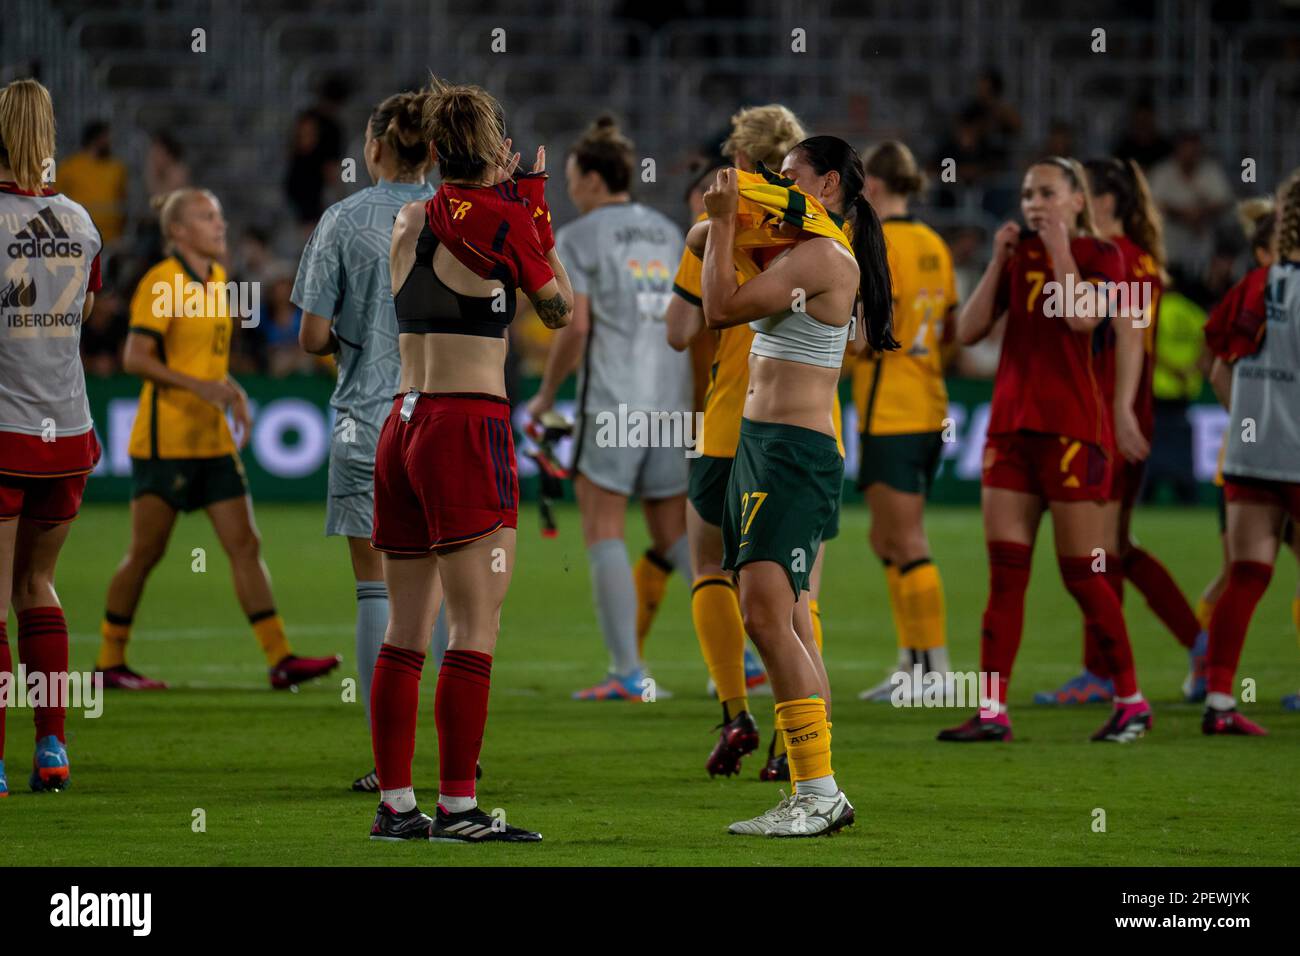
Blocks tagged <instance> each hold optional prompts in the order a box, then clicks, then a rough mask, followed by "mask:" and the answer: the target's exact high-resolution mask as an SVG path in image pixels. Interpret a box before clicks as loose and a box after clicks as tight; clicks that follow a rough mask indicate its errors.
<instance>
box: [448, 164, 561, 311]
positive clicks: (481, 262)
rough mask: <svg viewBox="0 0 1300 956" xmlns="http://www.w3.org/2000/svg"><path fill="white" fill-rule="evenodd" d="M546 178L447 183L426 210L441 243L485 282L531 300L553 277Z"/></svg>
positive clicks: (534, 175)
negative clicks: (500, 284)
mask: <svg viewBox="0 0 1300 956" xmlns="http://www.w3.org/2000/svg"><path fill="white" fill-rule="evenodd" d="M544 179H545V176H544V174H531V175H529V176H526V177H525V176H521V177H519V179H517V180H508V181H506V182H504V183H498V184H497V185H495V186H461V185H454V184H452V183H443V184H442V185H441V186H439V187H438V191H437V193H435V194H434V197H433V198H432V199H430V200H429V202H428V203H427V204H426V205H425V217H426V219H427V220H428V223H429V228H430V229H432V230H433V234H434V235H435V236H437V237H438V241H439V242H440V243H442V244H443V245H444V246H446V247H447V249H448V251H449V252H451V254H452V255H454V256H455V257H456V258H457V259H459V260H460V261H461V262H462V263H463V264H464V265H465V266H466V268H468V269H471V270H473V271H474V272H475V273H476V274H478V275H480V276H482V277H483V278H484V279H499V280H500V281H501V282H503V283H505V284H507V285H509V286H510V287H511V288H519V289H523V290H524V293H525V294H527V295H531V294H532V293H534V292H536V291H537V290H538V289H540V288H542V286H544V285H546V283H548V282H550V281H551V280H552V279H554V278H555V273H554V272H552V271H551V264H550V262H548V261H547V258H546V253H547V252H548V251H549V250H550V249H551V247H553V246H554V245H555V239H554V238H553V236H552V235H551V212H550V209H548V208H547V206H546V200H545V198H544V197H543V194H542V184H543V182H544Z"/></svg>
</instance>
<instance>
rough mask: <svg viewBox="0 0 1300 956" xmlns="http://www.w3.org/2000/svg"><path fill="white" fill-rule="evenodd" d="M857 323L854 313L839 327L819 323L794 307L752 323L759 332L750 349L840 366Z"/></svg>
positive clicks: (792, 359)
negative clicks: (845, 348)
mask: <svg viewBox="0 0 1300 956" xmlns="http://www.w3.org/2000/svg"><path fill="white" fill-rule="evenodd" d="M856 323H857V317H856V316H854V317H852V318H850V319H849V321H848V323H847V324H846V325H841V326H840V327H839V328H836V327H835V326H832V325H827V324H826V323H825V322H818V321H817V320H816V319H814V318H813V317H812V316H811V315H809V314H808V313H807V312H796V311H794V310H793V309H790V310H788V311H786V312H782V313H780V314H778V315H770V316H767V317H766V318H762V319H755V320H754V321H753V322H750V323H749V327H750V328H751V329H753V330H754V332H755V333H756V334H755V335H754V343H753V345H751V346H750V347H749V351H750V354H751V355H762V356H764V357H765V358H774V359H785V360H786V361H787V362H800V363H802V364H804V365H817V366H820V367H821V368H839V367H840V366H841V365H842V364H843V363H844V347H845V345H846V344H847V343H848V341H849V339H850V338H851V337H852V336H853V335H854V327H855V325H856Z"/></svg>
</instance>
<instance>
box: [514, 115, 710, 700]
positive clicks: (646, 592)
mask: <svg viewBox="0 0 1300 956" xmlns="http://www.w3.org/2000/svg"><path fill="white" fill-rule="evenodd" d="M635 162H636V161H635V154H634V152H633V146H632V143H631V141H629V140H628V139H627V138H626V137H624V136H623V135H622V133H620V132H619V129H618V126H617V125H616V124H615V123H614V121H613V120H612V119H611V118H609V117H601V118H600V119H597V120H596V122H595V123H593V124H592V125H591V127H590V128H589V129H588V130H587V131H586V133H585V134H584V135H583V136H582V138H581V139H579V140H578V141H577V142H576V143H574V145H573V146H572V147H571V148H570V150H569V155H568V158H567V160H566V162H565V178H566V180H567V183H568V191H569V198H570V199H572V200H573V204H574V205H575V206H576V207H577V208H578V211H579V212H580V213H581V214H582V215H581V217H580V218H578V219H577V220H575V221H574V222H571V223H569V224H568V225H566V226H564V227H563V228H561V229H560V230H559V231H558V232H557V233H556V236H555V243H556V249H557V251H558V252H559V255H560V259H561V260H562V261H563V262H564V264H565V268H566V269H567V271H568V274H569V279H570V281H571V282H572V283H573V296H574V299H573V321H572V322H571V323H569V325H568V326H566V327H565V328H564V329H561V330H560V331H559V332H557V333H556V335H555V338H554V340H553V341H552V343H551V349H550V352H549V354H548V355H547V358H546V368H545V371H544V373H543V375H542V381H541V385H540V386H539V388H538V393H537V395H536V396H534V398H533V399H532V401H530V402H529V403H528V414H529V416H530V417H531V418H532V419H533V420H534V421H536V420H538V419H540V418H541V416H542V415H543V414H544V413H545V412H547V411H549V410H550V409H551V408H552V407H553V406H554V404H555V396H556V394H557V392H558V391H559V389H560V386H561V385H562V384H563V383H564V381H565V380H566V379H567V378H568V377H569V375H571V374H572V373H573V372H574V371H575V370H577V372H578V405H577V414H578V422H577V423H576V426H575V437H574V452H573V472H574V478H573V487H574V492H575V494H576V496H577V499H578V510H579V511H580V512H581V514H582V535H583V540H584V542H585V543H586V546H587V560H588V562H589V563H590V567H591V589H592V597H593V598H594V600H595V604H596V614H597V618H598V619H599V621H600V630H601V634H602V636H603V637H604V639H605V647H606V648H607V649H608V651H609V657H610V666H609V673H608V675H607V676H606V677H605V679H604V680H603V681H601V682H600V683H598V684H596V685H594V686H592V687H588V688H586V689H584V690H579V691H576V692H574V694H573V697H574V699H575V700H635V701H639V700H641V699H642V692H643V690H644V689H645V680H646V669H645V663H644V661H643V659H642V655H641V650H642V648H641V646H640V645H641V640H643V639H644V637H645V633H644V631H642V629H641V628H640V627H638V623H639V622H638V616H640V617H641V618H642V622H644V621H645V619H646V617H648V616H649V615H651V614H652V613H653V607H654V606H657V605H658V603H659V601H660V600H661V599H662V596H663V591H664V587H663V585H664V582H665V581H666V578H667V574H668V573H669V572H671V571H672V570H673V569H677V570H679V571H680V572H681V574H682V576H683V578H684V577H686V575H687V574H688V573H689V569H690V549H689V547H688V545H687V541H686V517H685V506H686V497H685V496H686V486H687V480H688V466H687V461H688V459H687V457H686V453H687V451H688V450H689V449H687V448H684V447H681V446H680V445H679V446H678V447H668V446H667V445H665V446H663V447H649V444H650V436H651V435H652V434H653V435H655V437H656V441H655V442H654V443H655V444H656V445H658V444H660V442H659V440H658V439H659V438H660V437H663V438H668V437H670V434H671V433H672V432H673V429H672V428H671V427H670V426H661V425H660V421H663V422H670V421H671V419H674V418H675V419H677V420H678V422H679V426H680V427H678V428H677V429H676V434H677V435H679V436H682V437H683V438H689V437H691V436H693V434H694V424H695V423H694V416H693V414H692V400H691V364H690V360H689V359H688V358H687V357H686V356H684V355H680V354H678V353H677V352H675V351H674V350H672V349H671V348H669V346H668V343H667V341H666V340H665V336H664V329H663V321H664V313H665V311H666V310H667V308H668V302H669V300H670V299H671V297H672V273H671V272H670V271H669V270H670V269H671V268H672V264H673V263H674V262H676V261H677V259H678V257H679V256H680V255H681V252H682V235H681V232H680V231H679V230H678V228H677V226H676V225H675V224H674V223H673V222H672V220H670V219H669V218H668V217H667V216H665V215H663V214H662V213H660V212H657V211H655V210H653V209H650V208H649V207H647V206H643V205H642V204H641V203H638V202H634V201H633V199H632V193H631V186H632V175H633V172H634V168H635ZM660 416H666V417H663V418H660ZM625 418H626V421H627V424H626V425H621V424H620V422H621V421H623V420H624V419H625ZM638 418H639V419H640V420H641V421H642V423H645V424H646V426H647V427H644V428H642V430H641V434H642V436H643V437H644V439H645V441H644V444H643V445H642V446H641V447H617V446H616V445H614V444H612V442H616V441H617V440H618V439H619V437H620V436H621V435H623V434H625V433H626V434H628V435H629V436H632V437H634V435H633V433H632V427H633V424H634V422H635V420H636V419H638ZM687 428H689V429H690V431H689V432H688V431H687V430H686V429H687ZM629 444H630V442H629ZM633 495H635V496H637V497H638V498H640V499H641V507H642V511H643V514H644V516H645V523H646V530H647V531H648V532H649V534H650V542H651V544H650V550H649V551H648V552H647V553H646V554H645V556H643V557H642V559H641V560H640V562H638V566H637V573H636V574H635V575H634V574H633V569H632V568H631V567H630V566H629V564H628V558H627V546H626V545H625V544H624V541H623V533H624V532H623V526H624V520H625V518H626V514H627V504H628V499H629V498H631V497H632V496H633ZM651 569H654V570H653V571H652V570H651ZM647 627H648V624H647ZM638 638H640V639H641V640H638ZM655 694H656V695H658V696H662V695H663V694H664V691H663V690H662V689H661V688H656V689H655Z"/></svg>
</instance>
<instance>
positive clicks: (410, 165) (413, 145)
mask: <svg viewBox="0 0 1300 956" xmlns="http://www.w3.org/2000/svg"><path fill="white" fill-rule="evenodd" d="M431 95H432V94H431V93H429V92H419V93H394V94H393V95H392V96H390V97H388V98H387V99H386V100H384V101H383V102H382V103H380V104H379V105H378V106H376V107H375V109H374V112H373V113H371V114H370V122H369V126H370V138H371V139H377V140H379V141H380V142H382V143H383V144H384V146H385V147H387V148H388V150H389V151H390V152H391V153H392V155H393V158H394V161H395V163H396V166H397V171H398V174H399V175H403V176H414V175H418V174H420V173H422V172H424V170H425V167H426V166H427V165H428V162H429V138H428V137H427V136H426V135H425V133H424V104H425V103H426V102H427V101H428V99H429V97H430V96H431Z"/></svg>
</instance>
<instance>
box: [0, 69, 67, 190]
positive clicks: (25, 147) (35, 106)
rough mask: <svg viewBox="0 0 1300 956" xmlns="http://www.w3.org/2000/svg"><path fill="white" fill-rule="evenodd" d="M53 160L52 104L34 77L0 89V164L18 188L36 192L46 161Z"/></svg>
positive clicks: (40, 185) (42, 181) (42, 177)
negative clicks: (12, 175) (6, 168)
mask: <svg viewBox="0 0 1300 956" xmlns="http://www.w3.org/2000/svg"><path fill="white" fill-rule="evenodd" d="M53 160H54V104H53V102H52V101H51V100H50V91H49V90H47V89H46V88H45V87H44V86H42V85H41V84H40V83H39V82H37V81H36V80H31V79H28V80H14V81H13V82H12V83H10V84H9V85H8V86H6V87H5V88H4V89H3V90H0V163H2V164H4V165H5V166H7V167H9V170H10V171H11V172H12V173H13V174H14V182H15V183H17V184H18V188H19V189H22V190H24V191H26V192H29V193H35V194H36V195H38V196H39V195H40V194H41V192H42V190H43V189H44V187H45V180H44V172H45V167H46V163H47V162H53Z"/></svg>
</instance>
